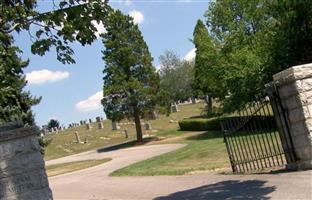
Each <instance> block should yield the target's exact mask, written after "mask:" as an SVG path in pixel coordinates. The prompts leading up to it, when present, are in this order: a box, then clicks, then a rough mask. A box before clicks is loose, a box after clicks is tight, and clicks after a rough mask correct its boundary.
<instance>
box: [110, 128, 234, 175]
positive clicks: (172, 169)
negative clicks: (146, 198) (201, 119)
mask: <svg viewBox="0 0 312 200" xmlns="http://www.w3.org/2000/svg"><path fill="white" fill-rule="evenodd" d="M177 133H179V131H177ZM185 134H186V133H185ZM188 135H190V133H189V134H188ZM174 142H178V143H181V142H182V143H186V144H187V146H185V147H183V148H181V149H178V150H176V151H173V152H170V153H166V154H163V155H160V156H157V157H154V158H151V159H148V160H144V161H141V162H139V163H135V164H133V165H130V166H128V167H125V168H122V169H120V170H117V171H115V172H113V173H112V174H111V175H112V176H155V175H183V174H186V173H189V172H194V171H206V170H213V169H217V168H226V167H229V161H228V157H227V152H226V148H225V145H224V143H223V137H222V133H221V132H212V131H211V132H205V133H202V134H198V133H197V134H194V133H193V136H189V137H186V138H185V137H183V138H181V139H177V140H175V141H174Z"/></svg>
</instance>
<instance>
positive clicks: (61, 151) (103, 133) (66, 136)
mask: <svg viewBox="0 0 312 200" xmlns="http://www.w3.org/2000/svg"><path fill="white" fill-rule="evenodd" d="M203 108H204V104H203V103H197V104H189V105H180V106H179V109H180V112H177V113H172V114H171V115H170V116H168V117H167V116H159V118H158V119H156V120H152V121H150V122H151V124H152V128H153V130H152V131H145V130H144V127H143V126H142V128H143V131H144V134H145V135H157V136H163V137H169V136H170V135H171V133H174V132H175V131H176V130H177V129H178V128H179V126H178V123H177V122H178V121H179V120H181V119H183V118H184V117H191V116H195V115H199V114H200V113H201V111H202V109H203ZM125 122H126V121H125ZM142 122H143V120H142ZM92 126H93V128H92V129H91V130H87V129H86V126H79V127H75V128H71V129H67V130H65V131H60V132H59V133H58V134H56V133H52V134H49V135H48V136H47V138H51V139H52V142H51V144H50V145H49V146H48V147H47V148H46V155H45V160H51V159H55V158H59V157H64V156H67V155H72V154H76V153H80V152H84V151H88V150H92V149H96V148H101V147H105V146H111V145H114V144H119V143H123V142H127V141H131V140H134V139H135V134H136V133H135V126H134V125H132V124H131V123H129V124H127V125H121V130H123V129H124V128H127V130H128V135H129V137H128V138H125V135H124V134H123V133H122V132H121V130H118V131H112V127H111V121H110V120H104V129H98V127H97V123H93V124H92ZM75 131H78V132H79V135H80V139H81V141H85V139H86V140H87V141H88V142H87V143H86V144H78V143H76V142H75V141H76V138H75Z"/></svg>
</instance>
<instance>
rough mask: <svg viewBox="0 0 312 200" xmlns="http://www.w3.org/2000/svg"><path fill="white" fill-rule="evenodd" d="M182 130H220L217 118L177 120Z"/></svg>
mask: <svg viewBox="0 0 312 200" xmlns="http://www.w3.org/2000/svg"><path fill="white" fill-rule="evenodd" d="M179 126H180V129H181V130H182V131H207V130H221V127H220V119H219V118H209V119H205V118H193V119H184V120H181V121H179Z"/></svg>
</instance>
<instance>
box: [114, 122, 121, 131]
mask: <svg viewBox="0 0 312 200" xmlns="http://www.w3.org/2000/svg"><path fill="white" fill-rule="evenodd" d="M119 129H120V126H118V124H117V122H115V121H112V130H114V131H115V130H119Z"/></svg>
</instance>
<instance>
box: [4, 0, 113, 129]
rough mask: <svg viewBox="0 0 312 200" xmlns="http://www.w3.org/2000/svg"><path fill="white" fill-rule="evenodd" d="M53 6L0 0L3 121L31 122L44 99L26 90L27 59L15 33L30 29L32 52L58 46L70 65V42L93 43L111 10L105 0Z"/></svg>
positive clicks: (60, 56) (65, 1)
mask: <svg viewBox="0 0 312 200" xmlns="http://www.w3.org/2000/svg"><path fill="white" fill-rule="evenodd" d="M50 3H51V4H52V2H50ZM53 5H54V9H53V10H52V11H50V12H47V13H41V12H39V11H38V10H37V0H7V1H1V2H0V92H1V93H0V123H4V122H8V121H12V120H16V119H18V120H22V121H24V122H25V123H29V124H32V123H33V122H34V119H33V114H32V112H31V106H33V105H36V104H38V103H39V102H40V99H41V98H36V97H33V96H31V94H30V93H29V92H26V91H24V90H23V89H24V86H25V85H26V84H27V82H26V80H25V76H24V73H23V69H24V68H25V67H26V66H27V65H28V61H22V60H21V58H20V54H21V53H22V52H21V50H20V49H19V47H17V46H14V45H13V43H14V38H13V33H14V32H17V33H19V32H21V31H28V33H29V35H30V37H31V40H32V41H33V43H32V45H31V51H32V53H34V54H38V55H41V56H42V55H44V54H45V53H46V52H47V51H49V50H50V49H51V48H52V47H55V50H56V54H57V59H58V60H59V61H60V62H62V63H64V64H65V63H69V64H70V63H74V62H75V60H74V58H73V54H74V51H73V49H71V47H70V43H71V42H73V41H78V42H79V43H81V44H82V45H86V44H91V43H92V42H93V41H94V40H95V39H96V38H97V31H98V30H97V29H96V27H95V25H96V23H102V21H103V20H105V18H106V16H107V13H108V11H109V10H110V7H109V6H108V5H107V1H102V0H74V1H73V0H61V1H59V2H58V4H57V5H56V4H55V2H54V1H53Z"/></svg>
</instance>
